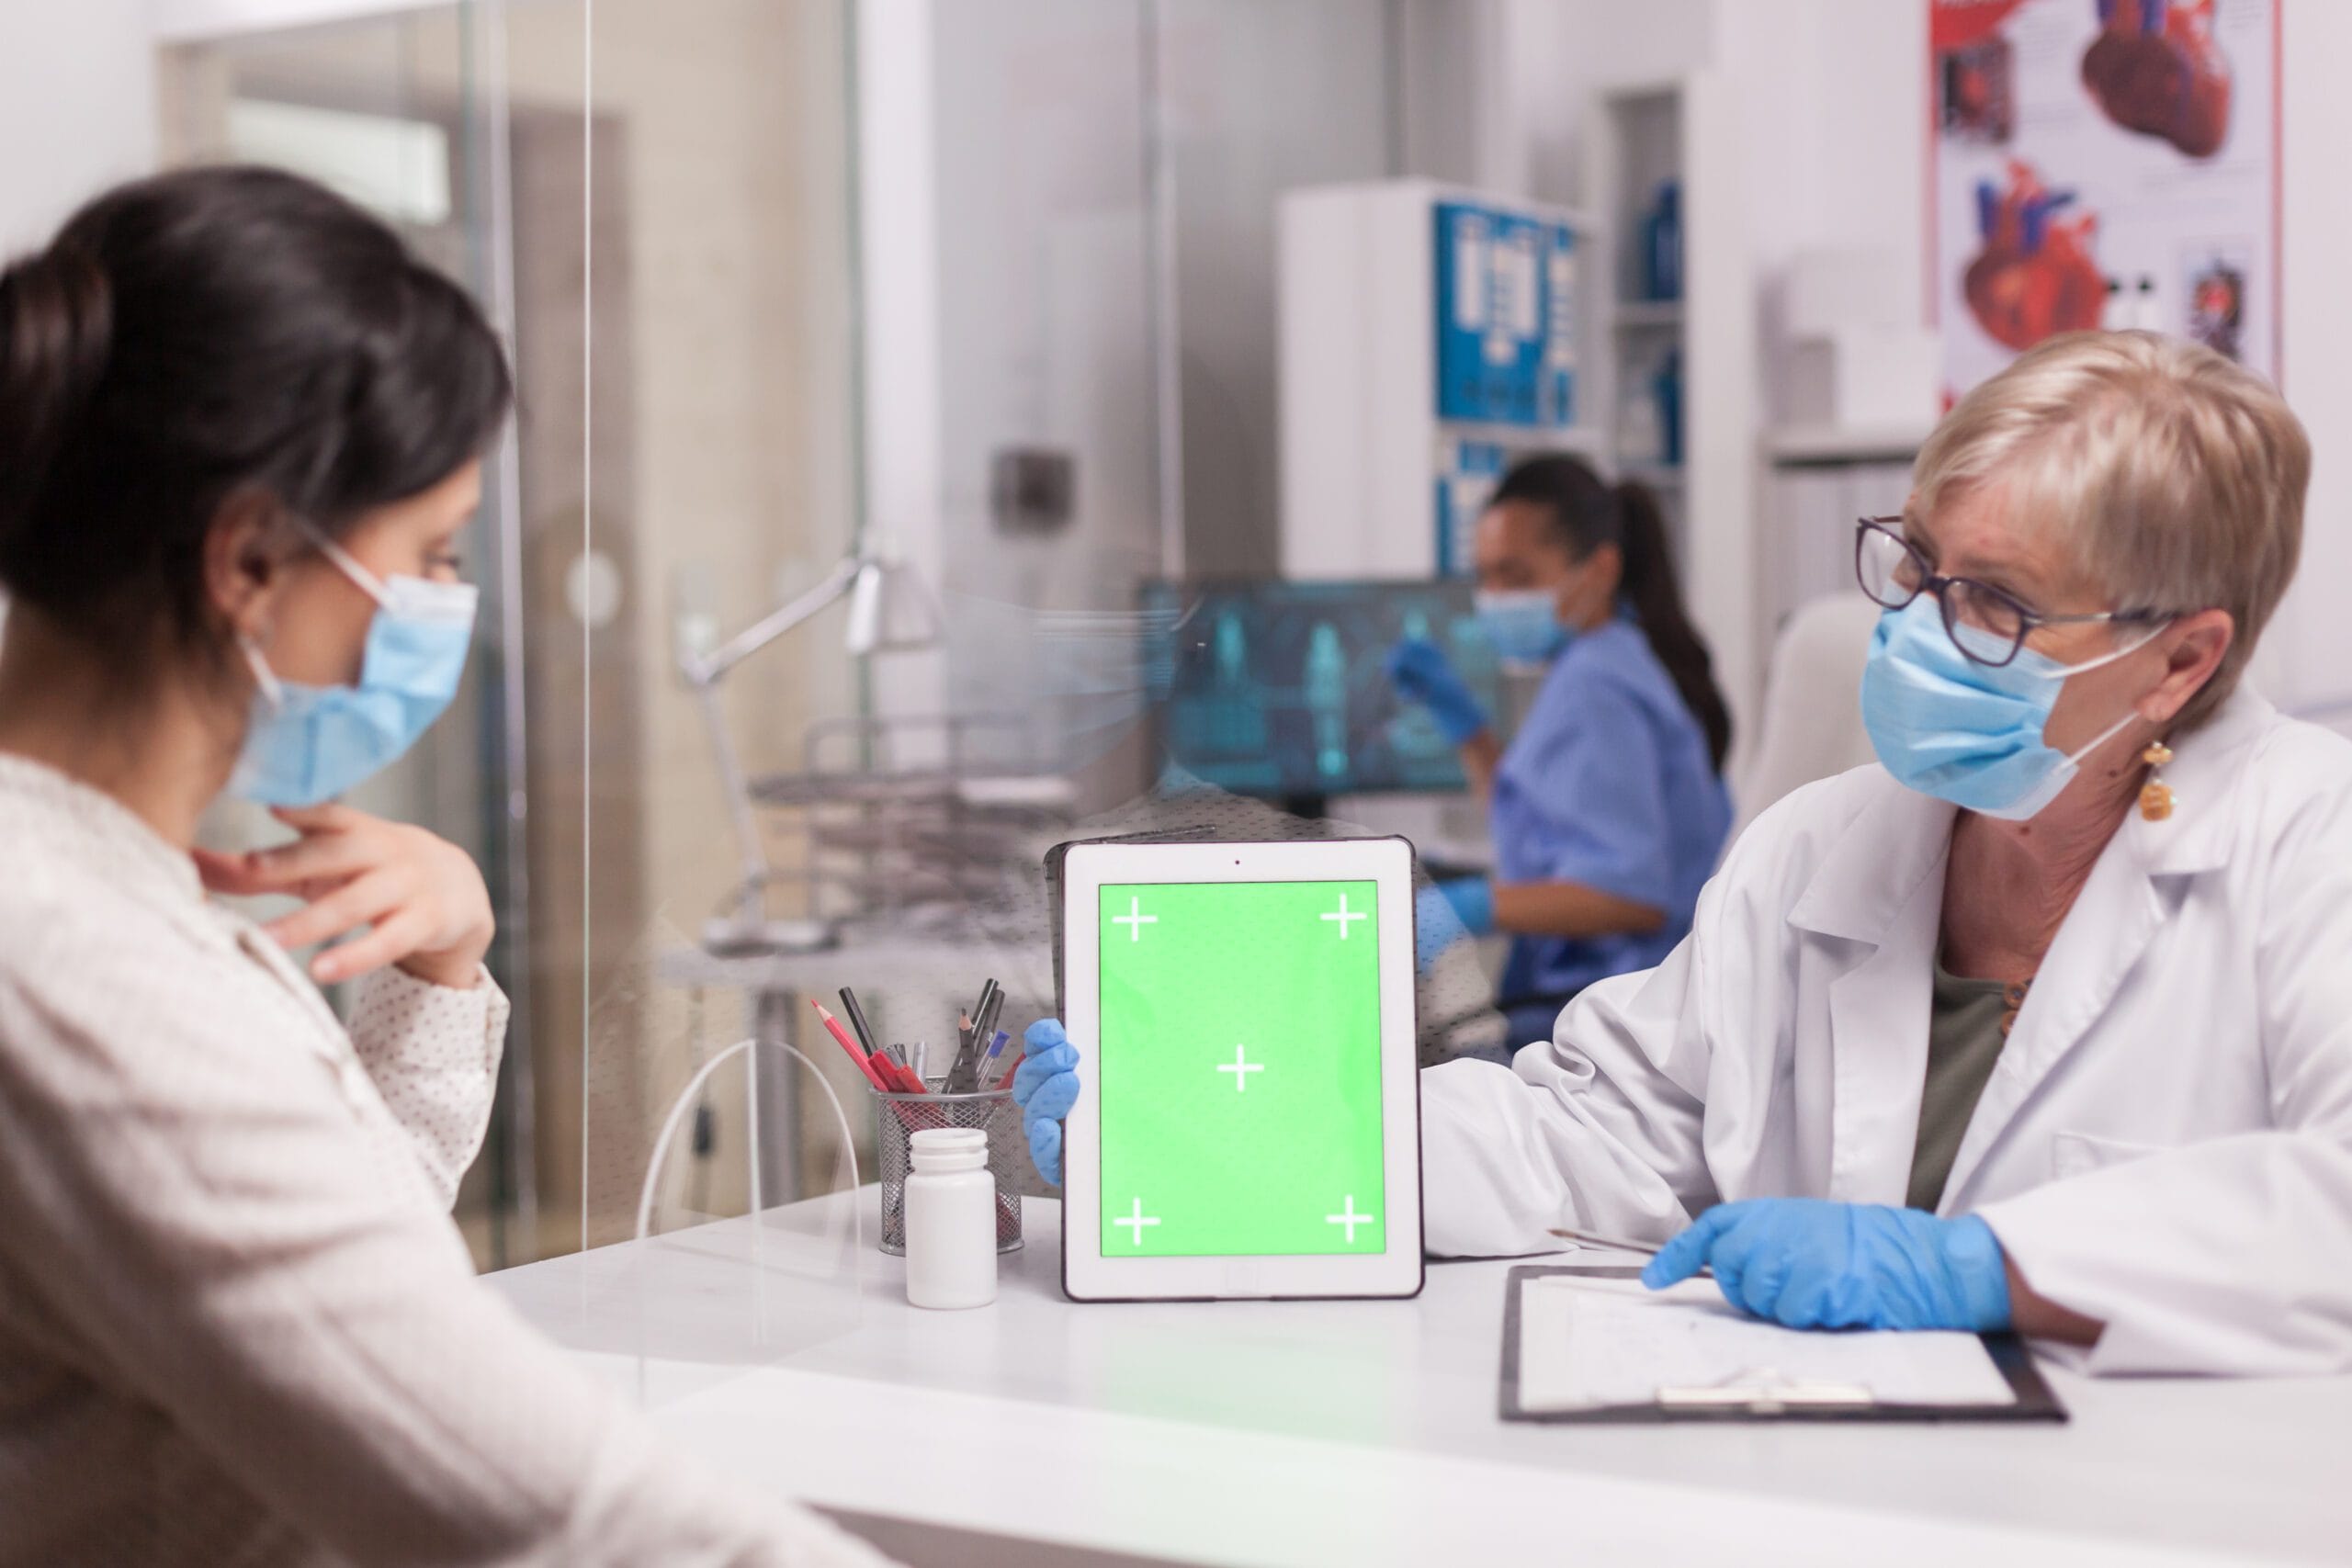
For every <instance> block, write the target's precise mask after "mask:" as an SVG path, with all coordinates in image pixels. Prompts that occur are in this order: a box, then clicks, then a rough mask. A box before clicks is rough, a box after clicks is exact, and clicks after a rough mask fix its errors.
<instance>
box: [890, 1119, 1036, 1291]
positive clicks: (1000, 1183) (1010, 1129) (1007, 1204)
mask: <svg viewBox="0 0 2352 1568" xmlns="http://www.w3.org/2000/svg"><path fill="white" fill-rule="evenodd" d="M945 1081H946V1080H944V1079H942V1078H934V1079H932V1080H931V1083H932V1086H933V1093H930V1094H877V1095H876V1096H875V1097H874V1124H875V1132H874V1149H875V1164H876V1166H877V1167H878V1168H880V1170H881V1173H882V1250H883V1251H885V1252H887V1253H888V1254H890V1255H891V1256H892V1257H894V1258H899V1257H904V1256H905V1255H906V1250H907V1177H908V1175H909V1174H910V1172H911V1171H912V1170H913V1169H914V1160H913V1157H912V1156H911V1155H910V1153H909V1152H908V1147H907V1140H908V1139H910V1137H912V1136H913V1135H914V1134H917V1133H920V1132H922V1131H924V1130H925V1129H926V1128H931V1127H969V1128H975V1129H978V1131H980V1132H983V1133H986V1134H988V1138H989V1175H990V1176H993V1177H995V1178H996V1249H997V1251H999V1252H1018V1251H1020V1250H1021V1195H1020V1193H1019V1192H1017V1191H1016V1190H1014V1184H1015V1182H1016V1181H1017V1179H1018V1177H1019V1173H1020V1169H1021V1162H1022V1161H1023V1159H1025V1158H1027V1157H1028V1156H1027V1154H1026V1151H1025V1148H1024V1145H1023V1143H1022V1136H1021V1108H1020V1107H1019V1106H1018V1105H1015V1104H1014V1103H1013V1102H1012V1086H1011V1085H1009V1084H1008V1085H1007V1086H1006V1087H1004V1088H1002V1089H989V1090H988V1091H987V1092H986V1093H983V1094H942V1093H939V1092H937V1089H938V1087H939V1086H940V1085H941V1084H942V1083H944V1082H945Z"/></svg>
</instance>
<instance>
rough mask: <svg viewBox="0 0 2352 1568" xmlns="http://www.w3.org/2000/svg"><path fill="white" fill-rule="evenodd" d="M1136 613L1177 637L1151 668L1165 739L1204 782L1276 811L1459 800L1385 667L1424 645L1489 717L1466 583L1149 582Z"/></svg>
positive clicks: (1420, 712)
mask: <svg viewBox="0 0 2352 1568" xmlns="http://www.w3.org/2000/svg"><path fill="white" fill-rule="evenodd" d="M1144 608H1145V609H1146V610H1147V611H1148V612H1150V614H1149V615H1148V616H1147V619H1148V620H1149V621H1151V622H1152V623H1153V624H1155V625H1167V624H1170V623H1172V624H1173V626H1174V627H1175V629H1174V631H1173V632H1172V633H1170V634H1169V635H1170V637H1171V640H1172V646H1171V647H1170V648H1169V649H1167V650H1165V656H1164V657H1160V658H1156V659H1154V660H1151V661H1150V665H1151V668H1152V670H1153V671H1154V689H1153V691H1152V697H1153V700H1154V703H1155V705H1156V709H1157V713H1158V716H1159V732H1160V737H1161V739H1162V741H1163V742H1164V744H1165V746H1166V748H1167V750H1168V752H1169V755H1170V760H1171V761H1174V762H1175V763H1177V764H1178V765H1179V766H1181V767H1182V768H1184V769H1186V770H1187V771H1189V772H1191V773H1193V774H1195V775H1196V776H1198V777H1199V778H1201V779H1202V780H1204V781H1205V782H1206V783H1209V784H1216V785H1217V786H1219V787H1220V788H1224V789H1229V790H1232V791H1234V792H1236V793H1237V794H1243V795H1262V796H1267V797H1272V798H1306V797H1317V796H1325V795H1355V794H1364V793H1370V792H1374V791H1383V790H1411V791H1452V790H1458V789H1461V788H1463V787H1464V781H1463V777H1462V768H1461V764H1460V762H1459V761H1458V760H1457V759H1456V756H1455V752H1454V748H1453V743H1452V742H1450V741H1449V740H1447V739H1446V738H1445V735H1444V732H1443V731H1442V730H1441V729H1439V728H1438V726H1437V722H1436V720H1434V719H1433V718H1431V717H1430V715H1429V713H1428V711H1427V710H1426V709H1424V708H1423V707H1422V706H1421V705H1419V704H1418V703H1411V702H1407V701H1405V700H1404V699H1402V698H1400V697H1398V696H1397V693H1396V690H1395V688H1394V687H1392V686H1391V685H1390V684H1389V682H1388V674H1387V669H1386V666H1387V662H1388V655H1389V651H1390V650H1391V649H1394V648H1395V647H1396V646H1397V644H1398V643H1399V642H1401V641H1403V640H1404V639H1405V638H1407V637H1426V638H1427V639H1429V640H1430V641H1431V642H1434V643H1435V644H1437V645H1438V647H1440V648H1441V649H1444V650H1445V654H1446V657H1447V658H1449V659H1450V660H1453V667H1454V668H1455V670H1457V671H1460V672H1461V675H1462V678H1463V679H1464V681H1465V682H1468V683H1469V686H1470V689H1471V690H1472V691H1473V692H1475V693H1476V694H1478V697H1479V700H1480V701H1481V702H1483V703H1485V704H1486V705H1487V711H1489V712H1493V711H1495V707H1496V686H1497V678H1496V668H1495V656H1494V650H1493V649H1492V648H1491V647H1490V646H1489V645H1488V644H1487V640H1486V637H1485V635H1484V634H1483V633H1482V632H1481V631H1480V630H1479V628H1478V625H1477V621H1476V617H1475V616H1474V615H1472V614H1471V607H1470V585H1469V584H1468V583H1466V582H1295V581H1272V580H1269V581H1237V582H1218V583H1200V584H1194V583H1176V582H1155V583H1151V584H1148V585H1147V587H1146V588H1145V590H1144Z"/></svg>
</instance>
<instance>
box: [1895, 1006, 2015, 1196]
mask: <svg viewBox="0 0 2352 1568" xmlns="http://www.w3.org/2000/svg"><path fill="white" fill-rule="evenodd" d="M2024 1000H2025V987H2022V986H2019V987H2014V988H2013V987H2009V986H2007V985H2005V984H2003V983H2002V982H2001V981H1998V980H1970V979H1964V978H1962V976H1957V975H1953V974H1951V973H1949V972H1947V971H1946V970H1945V968H1944V966H1943V964H1940V963H1939V964H1937V965H1936V988H1935V1001H1934V1003H1933V1005H1932V1006H1931V1007H1930V1008H1929V1010H1928V1082H1927V1088H1926V1090H1925V1092H1923V1093H1922V1094H1921V1095H1920V1097H1919V1141H1918V1142H1917V1144H1916V1145H1913V1147H1912V1150H1911V1186H1910V1190H1909V1193H1908V1195H1907V1196H1906V1197H1905V1200H1904V1201H1905V1202H1906V1203H1908V1204H1910V1206H1911V1207H1913V1208H1915V1209H1927V1210H1929V1211H1930V1212H1932V1211H1933V1210H1934V1208H1935V1206H1936V1204H1937V1203H1938V1202H1939V1201H1941V1200H1942V1198H1943V1195H1944V1181H1945V1179H1947V1178H1949V1177H1950V1176H1951V1162H1952V1160H1953V1158H1954V1156H1957V1155H1958V1154H1959V1153H1960V1139H1961V1134H1963V1133H1965V1132H1967V1131H1968V1122H1969V1118H1970V1117H1972V1116H1973V1115H1975V1114H1976V1101H1977V1100H1978V1099H1979V1098H1980V1097H1981V1096H1982V1095H1983V1094H1984V1093H1985V1083H1986V1081H1987V1080H1989V1079H1990V1078H1991V1077H1992V1076H1993V1066H1994V1064H1995V1063H1996V1062H1998V1061H1999V1060H2000V1059H2001V1047H2002V1045H2003V1044H2005V1043H2007V1040H2008V1032H2007V1030H2006V1029H2004V1028H2003V1027H2002V1023H2003V1021H2004V1020H2005V1019H2006V1018H2007V1017H2009V1016H2011V1015H2013V1014H2014V1011H2015V1010H2016V1009H2017V1007H2018V1005H2019V1004H2020V1003H2022V1002H2023V1001H2024Z"/></svg>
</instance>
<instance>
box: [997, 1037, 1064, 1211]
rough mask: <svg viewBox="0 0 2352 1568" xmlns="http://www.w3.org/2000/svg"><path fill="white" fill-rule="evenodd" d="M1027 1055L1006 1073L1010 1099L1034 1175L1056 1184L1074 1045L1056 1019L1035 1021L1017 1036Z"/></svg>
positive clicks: (1058, 1177) (1060, 1172)
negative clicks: (1009, 1074)
mask: <svg viewBox="0 0 2352 1568" xmlns="http://www.w3.org/2000/svg"><path fill="white" fill-rule="evenodd" d="M1021 1044H1022V1047H1023V1049H1024V1050H1025V1051H1027V1052H1028V1055H1026V1056H1025V1057H1023V1060H1022V1063H1021V1066H1018V1067H1016V1068H1014V1069H1013V1073H1012V1100H1013V1103H1014V1104H1016V1105H1018V1106H1020V1107H1021V1130H1022V1131H1023V1132H1024V1133H1026V1134H1028V1135H1029V1161H1030V1163H1031V1164H1033V1165H1035V1167H1036V1168H1037V1174H1038V1175H1040V1176H1042V1177H1044V1178H1045V1179H1046V1180H1048V1181H1050V1182H1052V1183H1053V1184H1054V1185H1055V1186H1057V1187H1059V1186H1060V1185H1061V1184H1062V1118H1063V1117H1065V1116H1067V1115H1069V1111H1070V1107H1071V1106H1073V1105H1076V1104H1077V1103H1078V1090H1079V1080H1078V1047H1077V1046H1075V1045H1073V1044H1071V1043H1069V1035H1067V1034H1065V1033H1063V1032H1062V1024H1061V1020H1059V1019H1057V1018H1041V1019H1039V1020H1038V1021H1036V1022H1035V1023H1033V1024H1031V1025H1030V1026H1029V1029H1028V1032H1026V1033H1025V1034H1023V1035H1022V1037H1021Z"/></svg>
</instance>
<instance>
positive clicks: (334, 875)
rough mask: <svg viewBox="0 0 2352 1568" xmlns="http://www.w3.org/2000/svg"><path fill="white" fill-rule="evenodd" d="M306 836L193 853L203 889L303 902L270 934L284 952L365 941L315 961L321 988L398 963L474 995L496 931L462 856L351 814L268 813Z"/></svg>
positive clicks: (426, 837)
mask: <svg viewBox="0 0 2352 1568" xmlns="http://www.w3.org/2000/svg"><path fill="white" fill-rule="evenodd" d="M271 815H273V816H275V817H276V818H277V819H278V820H279V821H281V822H283V823H285V824H286V825H287V826H288V827H289V828H292V829H294V830H295V831H297V832H299V833H300V834H301V835H302V836H301V837H300V838H299V839H297V840H294V841H293V842H292V843H290V844H281V845H279V846H277V848H276V849H268V850H254V851H252V852H248V853H245V854H241V855H224V854H219V853H216V852H212V851H210V850H198V851H197V852H196V869H197V871H198V874H200V875H201V876H202V877H203V878H204V885H205V886H207V887H209V888H210V889H211V890H212V891H213V892H215V893H225V894H230V895H232V896H235V897H254V896H256V895H261V894H270V893H280V894H289V895H291V896H292V897H297V898H300V899H302V900H304V901H305V903H306V904H307V906H308V907H307V908H300V909H297V910H296V911H294V913H292V914H290V915H288V916H286V917H285V918H284V919H278V920H274V921H272V922H271V923H270V924H269V925H268V926H267V927H266V931H267V932H268V934H269V936H270V937H271V939H272V940H274V941H275V942H277V943H278V945H280V946H281V947H285V948H288V949H292V948H299V947H309V946H311V944H312V943H314V942H330V941H333V940H334V939H335V938H337V937H341V936H345V935H347V934H348V933H349V932H351V931H356V930H357V929H358V928H360V927H361V926H366V927H368V933H367V934H366V935H365V936H361V937H356V938H354V939H353V940H351V941H349V942H343V943H341V944H340V945H338V946H335V947H331V948H329V949H327V950H326V951H325V952H324V953H320V954H319V955H318V956H317V957H316V958H313V959H312V960H311V978H312V979H314V980H316V981H318V982H319V983H320V984H321V985H322V986H323V985H328V984H331V983H333V982H334V981H336V980H348V979H351V978H353V977H354V976H360V975H365V974H367V973H368V971H369V970H372V969H381V968H382V967H384V965H386V964H399V965H400V966H401V968H402V969H404V970H406V971H407V972H408V973H409V974H411V975H413V976H416V977H417V978H418V979H420V980H424V981H428V982H430V983H432V984H434V985H436V986H449V987H455V988H457V989H458V990H465V989H469V988H470V987H472V985H473V983H474V977H475V975H476V972H477V971H478V970H479V968H480V966H481V959H482V954H484V953H488V952H489V951H490V939H491V936H492V932H493V931H495V930H496V922H495V921H494V920H493V919H492V915H491V909H490V890H489V889H488V888H487V887H486V886H483V885H482V879H481V871H480V870H479V869H478V868H477V867H476V866H475V864H474V863H473V861H472V859H471V858H470V857H469V855H467V853H466V852H465V851H463V850H461V849H459V848H458V846H457V845H455V844H453V843H450V842H449V841H448V840H446V839H441V838H436V837H435V836H434V835H433V834H431V833H428V832H426V831H425V830H424V829H422V828H413V827H410V826H408V825H407V824H406V823H401V822H387V821H385V820H384V819H383V818H380V817H370V816H368V814H367V813H366V812H364V811H354V810H353V809H352V808H351V807H347V806H313V807H308V808H305V809H301V810H296V809H293V808H290V807H278V808H277V809H276V810H275V811H273V812H272V813H271Z"/></svg>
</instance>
